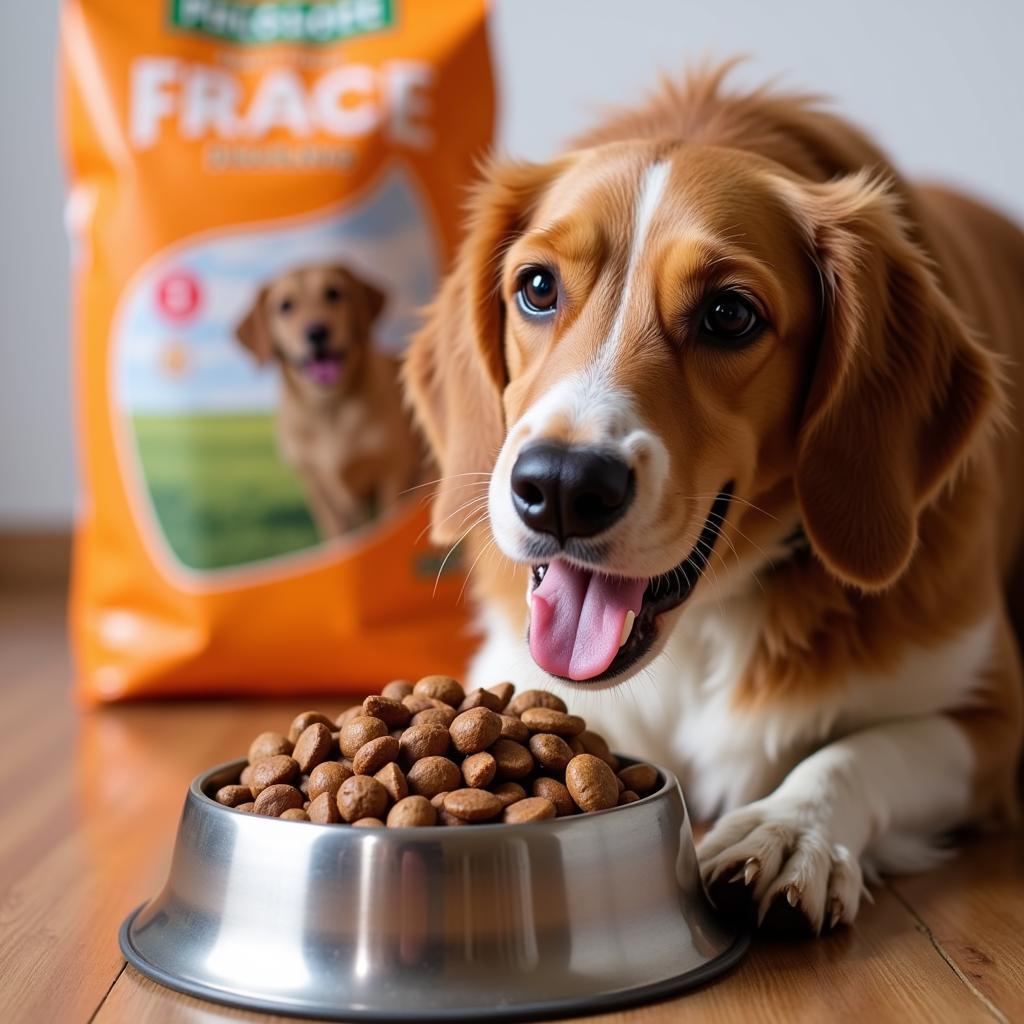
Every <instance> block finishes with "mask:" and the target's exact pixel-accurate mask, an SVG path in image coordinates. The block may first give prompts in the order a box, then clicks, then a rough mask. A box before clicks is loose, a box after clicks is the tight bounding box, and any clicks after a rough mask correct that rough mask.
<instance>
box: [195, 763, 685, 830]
mask: <svg viewBox="0 0 1024 1024" xmlns="http://www.w3.org/2000/svg"><path fill="white" fill-rule="evenodd" d="M615 756H616V757H618V758H619V760H621V761H624V762H628V763H630V764H649V765H650V766H651V767H652V768H655V769H657V771H658V773H659V774H660V775H661V777H662V778H663V779H664V783H663V784H662V785H661V786H659V787H658V789H656V790H654V791H653V792H652V793H648V794H647V795H646V796H642V797H640V799H639V800H634V801H633V802H632V803H628V804H617V805H616V806H615V807H606V808H605V809H604V810H603V811H590V812H589V813H585V814H570V815H566V816H565V817H562V818H544V819H542V820H541V821H523V822H518V823H515V824H507V823H505V822H501V821H491V822H483V823H481V824H476V825H474V824H470V826H469V827H470V833H468V834H471V835H478V834H479V833H480V832H482V831H489V830H491V829H500V830H501V833H502V835H509V836H510V837H511V835H512V834H514V833H515V832H517V831H518V830H519V829H522V828H533V827H535V826H536V825H546V826H551V825H562V826H563V827H565V826H567V825H570V823H571V822H573V821H581V820H582V821H592V820H593V819H594V818H598V817H600V816H601V815H604V814H614V813H615V812H616V811H624V810H627V809H628V808H632V807H640V806H642V805H644V804H648V803H653V802H654V801H655V800H657V799H659V798H664V797H665V796H668V795H670V794H671V793H672V792H673V790H676V791H678V792H679V793H680V799H682V791H681V790H680V789H679V780H678V779H677V778H676V776H675V775H674V774H673V773H672V772H670V771H669V770H668V769H667V768H663V767H662V766H661V765H660V764H655V763H654V762H653V761H637V760H636V758H632V757H625V756H623V755H620V754H616V755H615ZM248 763H249V762H248V761H247V760H246V758H244V757H240V758H235V759H234V760H233V761H225V762H224V763H223V764H218V765H214V767H212V768H208V769H207V770H206V771H205V772H200V773H199V774H198V775H197V776H196V777H195V778H194V779H193V780H192V782H191V783H190V784H189V787H188V793H189V797H190V798H191V799H195V800H198V801H199V802H200V803H201V804H204V805H209V806H210V807H211V808H214V809H215V810H216V812H217V813H221V812H223V813H226V814H230V813H241V814H245V812H244V811H241V812H239V811H237V810H236V808H234V807H228V806H227V805H226V804H220V803H217V801H216V800H214V799H213V797H211V796H207V795H206V793H205V792H204V791H203V786H204V785H206V784H207V783H208V782H209V780H210V779H212V778H213V777H214V776H215V775H219V774H220V773H222V772H226V771H229V770H231V771H233V770H234V769H235V768H236V767H238V769H239V771H241V768H242V767H244V766H245V765H246V764H248ZM225 785H231V783H225ZM682 803H683V809H684V813H685V815H686V820H687V822H689V820H690V813H689V810H688V809H687V808H686V801H685V800H683V801H682ZM245 816H246V817H247V818H251V819H257V820H259V819H262V820H263V821H268V822H269V821H279V820H280V819H279V818H272V817H271V816H270V815H269V814H245ZM287 824H289V825H311V826H313V827H315V828H325V827H330V825H327V826H325V825H323V824H321V823H320V822H318V821H289V822H287ZM336 824H341V823H340V822H338V823H336ZM349 827H350V828H351V826H349ZM360 832H361V833H364V834H366V835H380V834H382V833H385V832H386V833H387V834H388V835H394V836H399V835H404V836H406V837H408V836H410V835H416V836H422V838H423V839H433V840H435V841H436V840H437V839H438V837H439V836H454V835H461V834H465V833H461V832H460V831H459V829H458V828H452V827H451V826H449V825H418V826H410V825H406V826H404V827H398V826H395V827H389V826H388V825H386V824H385V825H384V826H383V827H378V826H376V825H374V826H372V827H369V828H361V829H360Z"/></svg>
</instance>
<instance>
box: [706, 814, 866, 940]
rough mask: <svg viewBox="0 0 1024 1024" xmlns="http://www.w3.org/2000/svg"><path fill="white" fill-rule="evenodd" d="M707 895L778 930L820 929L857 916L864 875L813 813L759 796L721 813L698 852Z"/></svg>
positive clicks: (850, 855) (854, 860)
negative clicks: (723, 813)
mask: <svg viewBox="0 0 1024 1024" xmlns="http://www.w3.org/2000/svg"><path fill="white" fill-rule="evenodd" d="M697 854H698V857H699V859H700V866H701V876H702V877H703V879H704V884H705V885H706V886H707V888H708V892H709V894H710V896H711V899H712V901H713V902H714V903H715V905H716V906H718V907H719V908H720V909H722V910H725V911H728V912H734V913H735V912H742V911H744V910H745V909H746V910H747V911H748V912H753V911H756V916H757V920H758V923H759V924H763V925H764V926H765V927H766V928H769V929H770V930H772V931H776V932H781V933H784V934H801V933H803V934H806V933H807V932H808V931H810V932H811V933H812V934H815V935H817V934H820V932H821V931H822V929H823V928H835V927H837V926H838V925H839V924H849V923H850V922H852V921H853V919H854V917H856V915H857V908H858V907H859V905H860V899H861V894H862V893H864V880H863V876H862V875H861V870H860V865H859V864H858V863H857V858H856V857H854V856H853V855H852V854H851V853H850V851H849V850H847V849H846V847H845V846H842V845H840V844H838V843H834V842H831V841H830V840H829V838H828V836H827V835H826V834H825V833H824V830H823V829H822V828H821V827H820V826H819V825H817V824H816V823H815V822H814V821H813V816H809V815H807V814H806V813H803V814H802V813H799V812H797V811H793V810H789V809H786V808H779V807H773V806H772V805H771V802H770V801H767V800H766V801H761V802H760V803H757V804H751V805H750V806H748V807H741V808H738V809H737V810H735V811H731V812H730V813H729V814H726V815H725V816H724V817H723V818H722V819H721V820H719V821H718V822H717V823H716V824H715V826H714V828H712V829H711V831H710V832H709V833H708V834H707V835H706V836H705V837H704V840H703V841H702V842H701V844H700V846H699V848H698V850H697Z"/></svg>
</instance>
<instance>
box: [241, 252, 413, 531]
mask: <svg viewBox="0 0 1024 1024" xmlns="http://www.w3.org/2000/svg"><path fill="white" fill-rule="evenodd" d="M384 303H385V296H384V293H383V292H382V291H380V289H378V288H377V287H375V286H374V285H372V284H370V283H369V282H367V281H365V280H363V279H362V278H360V277H358V276H357V275H356V274H354V273H353V272H352V271H351V270H349V269H348V268H347V267H344V266H310V267H302V268H299V269H296V270H290V271H288V272H286V273H283V274H280V275H279V276H278V277H276V278H274V279H273V280H272V281H269V282H268V283H267V284H265V285H264V286H263V287H262V288H261V289H260V290H259V293H258V294H257V296H256V299H255V301H254V302H253V305H252V308H251V309H250V310H249V311H248V313H247V314H246V315H245V317H244V319H243V320H242V321H241V323H240V324H239V325H238V327H237V329H236V335H237V338H238V341H239V342H240V343H241V344H242V345H243V346H244V347H245V348H246V349H247V350H248V351H249V352H250V353H251V354H252V356H253V357H254V358H255V359H256V361H257V363H259V364H260V365H266V364H268V363H270V362H271V361H272V360H275V361H276V362H277V364H278V366H279V367H280V370H281V380H282V385H283V386H282V391H281V399H280V404H279V406H278V409H277V438H278V447H279V449H280V453H281V457H282V459H284V461H285V462H286V463H287V464H288V465H289V466H290V467H291V468H292V470H293V471H294V472H295V473H296V474H297V475H298V477H299V478H300V480H301V481H302V485H303V488H304V490H305V494H306V499H307V503H308V506H309V509H310V513H311V514H312V516H313V520H314V523H315V525H316V528H317V532H318V534H319V536H320V538H321V539H322V540H329V539H331V538H333V537H339V536H342V535H343V534H346V533H349V532H350V531H352V530H354V529H356V528H358V527H360V526H362V525H364V524H365V523H367V522H368V521H370V520H371V519H372V518H374V517H375V516H379V515H381V514H383V513H385V512H387V511H388V510H389V509H390V508H392V507H393V506H394V505H395V504H396V503H397V502H398V501H399V499H400V497H401V495H402V493H403V492H404V491H405V490H407V489H408V488H409V487H411V486H413V485H414V484H415V483H416V481H417V479H418V476H419V472H420V458H421V451H422V447H421V444H420V442H419V438H418V436H417V435H416V434H415V432H414V431H413V429H412V424H411V421H410V419H409V416H408V414H407V412H406V410H405V408H404V405H403V401H402V394H401V388H400V385H399V380H398V371H399V363H398V361H397V360H395V359H393V358H391V357H390V356H387V355H384V354H383V353H380V352H378V351H376V350H375V349H374V347H373V344H372V342H371V337H370V335H371V330H372V328H373V324H374V321H375V320H376V319H377V317H378V316H379V315H380V313H381V311H382V309H383V308H384Z"/></svg>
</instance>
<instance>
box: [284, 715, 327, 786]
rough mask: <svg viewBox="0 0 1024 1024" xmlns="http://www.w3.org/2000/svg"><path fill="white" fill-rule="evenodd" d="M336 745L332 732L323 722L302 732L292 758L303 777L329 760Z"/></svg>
mask: <svg viewBox="0 0 1024 1024" xmlns="http://www.w3.org/2000/svg"><path fill="white" fill-rule="evenodd" d="M333 744H334V737H333V736H332V735H331V730H330V729H328V728H327V726H326V725H324V724H323V722H314V723H313V724H312V725H310V726H308V727H307V728H305V729H303V730H302V733H301V734H300V735H299V738H298V739H297V740H296V741H295V749H294V750H293V751H292V758H293V760H294V761H295V763H296V764H297V765H298V766H299V771H300V772H302V774H303V775H308V774H309V773H310V772H311V771H312V770H313V769H314V768H315V767H316V766H317V765H318V764H321V763H322V762H324V761H326V760H327V755H328V754H329V753H330V752H331V747H332V745H333Z"/></svg>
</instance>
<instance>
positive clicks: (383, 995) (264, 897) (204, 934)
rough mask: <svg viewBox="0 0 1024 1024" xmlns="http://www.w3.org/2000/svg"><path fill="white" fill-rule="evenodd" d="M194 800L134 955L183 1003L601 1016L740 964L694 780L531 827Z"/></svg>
mask: <svg viewBox="0 0 1024 1024" xmlns="http://www.w3.org/2000/svg"><path fill="white" fill-rule="evenodd" d="M242 766H243V762H234V763H232V764H227V765H223V766H221V767H219V768H215V769H213V770H212V771H209V772H206V773H205V774H203V775H201V776H199V777H198V778H197V779H196V780H195V781H194V782H193V783H192V786H191V787H190V789H189V793H188V797H187V799H186V801H185V809H184V812H183V814H182V818H181V823H180V825H179V828H178V838H177V845H176V847H175V851H174V860H173V863H172V865H171V871H170V876H169V877H168V880H167V884H166V885H165V887H164V889H163V891H162V892H161V893H160V894H159V895H158V896H157V897H156V898H155V899H153V900H152V901H150V902H149V903H147V904H144V905H143V906H142V907H140V908H139V909H138V910H136V911H135V912H134V913H133V914H131V916H130V917H129V918H128V919H127V920H126V921H125V923H124V925H123V927H122V929H121V949H122V950H123V952H124V955H125V957H126V958H127V959H128V960H129V962H131V963H132V964H133V965H134V966H135V967H137V968H138V969H139V970H140V971H142V972H143V973H144V974H146V975H148V976H149V977H151V978H153V979H154V980H155V981H158V982H161V983H163V984H164V985H168V986H170V987H171V988H174V989H178V990H179V991H182V992H187V993H189V994H191V995H196V996H201V997H203V998H205V999H212V1000H215V1001H217V1002H221V1003H227V1004H230V1005H235V1006H242V1007H247V1008H250V1009H259V1010H267V1011H273V1012H275V1013H283V1014H298V1015H303V1016H309V1017H328V1018H333V1017H341V1018H344V1019H346V1020H394V1019H401V1020H445V1021H450V1020H458V1019H466V1018H481V1017H483V1018H488V1019H490V1018H499V1017H516V1018H524V1017H541V1016H551V1015H562V1014H572V1013H582V1012H586V1011H591V1012H597V1011H602V1010H608V1009H612V1008H615V1007H620V1006H623V1005H627V1004H631V1003H637V1002H642V1001H644V1000H648V999H655V998H659V997H662V996H667V995H670V994H673V993H678V992H681V991H683V990H684V989H688V988H692V987H694V986H696V985H699V984H702V983H704V982H706V981H708V980H709V979H711V978H713V977H715V976H716V975H718V974H720V973H722V972H723V971H726V970H727V969H729V968H730V967H732V966H733V965H734V964H735V963H736V962H737V961H738V960H739V959H740V957H741V956H742V955H743V953H744V952H745V950H746V946H747V942H748V936H747V935H746V934H745V933H743V932H739V931H737V930H736V929H735V928H734V927H732V926H730V925H728V924H726V923H724V922H723V921H721V920H720V919H719V918H717V917H716V916H715V915H714V913H713V911H712V909H711V907H710V905H709V904H708V902H707V899H706V897H705V895H704V891H703V889H702V888H701V884H700V881H699V878H698V874H697V863H696V858H695V855H694V847H693V838H692V836H691V833H690V823H689V820H688V818H687V814H686V808H685V806H684V804H683V798H682V794H681V793H680V791H679V786H678V784H677V783H676V780H675V778H674V777H673V776H672V775H671V774H670V773H669V772H666V771H664V770H662V777H663V779H664V780H665V782H664V785H663V786H662V787H661V788H660V789H659V790H658V791H657V792H655V793H653V794H651V795H650V796H648V797H646V798H645V799H643V800H639V801H637V802H636V803H633V804H629V805H627V806H624V807H618V808H614V809H613V810H609V811H603V812H600V813H597V814H588V815H580V816H578V817H572V818H560V819H556V820H554V821H545V822H537V823H533V824H526V825H474V826H471V827H468V828H421V829H356V828H346V827H344V826H324V825H315V824H312V823H307V822H294V821H278V820H276V819H273V818H261V817H256V816H254V815H251V814H243V813H239V812H237V811H233V810H229V809H228V808H226V807H222V806H221V805H220V804H218V803H216V802H215V801H214V800H212V799H211V798H210V797H209V796H208V795H207V794H209V793H212V792H214V791H215V790H216V789H217V788H218V787H219V786H221V785H223V784H225V783H227V782H229V781H232V780H234V779H235V778H237V776H238V772H239V770H240V769H241V768H242Z"/></svg>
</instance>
